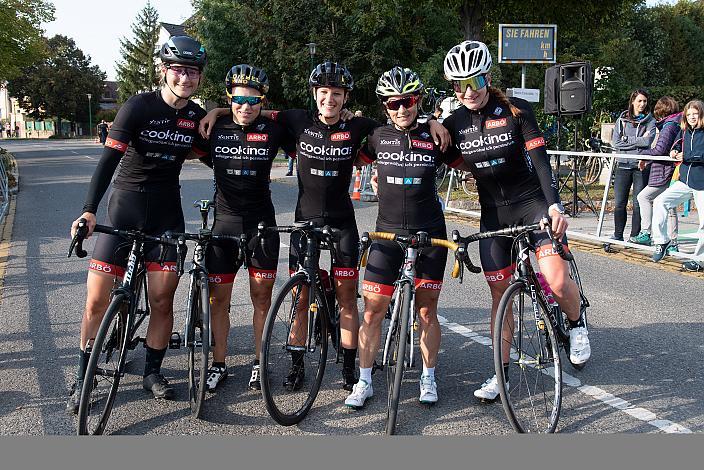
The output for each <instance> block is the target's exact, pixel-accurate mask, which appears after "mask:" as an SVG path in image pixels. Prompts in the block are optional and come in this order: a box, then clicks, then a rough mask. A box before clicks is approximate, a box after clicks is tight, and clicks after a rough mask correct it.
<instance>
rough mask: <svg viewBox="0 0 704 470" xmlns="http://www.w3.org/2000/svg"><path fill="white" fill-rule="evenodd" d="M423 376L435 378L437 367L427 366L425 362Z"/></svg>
mask: <svg viewBox="0 0 704 470" xmlns="http://www.w3.org/2000/svg"><path fill="white" fill-rule="evenodd" d="M422 376H423V377H430V379H431V380H435V367H426V366H425V364H423V375H422Z"/></svg>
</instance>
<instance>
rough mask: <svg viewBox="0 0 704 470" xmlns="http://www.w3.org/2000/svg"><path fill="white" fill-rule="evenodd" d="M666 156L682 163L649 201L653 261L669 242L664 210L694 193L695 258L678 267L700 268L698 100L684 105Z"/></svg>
mask: <svg viewBox="0 0 704 470" xmlns="http://www.w3.org/2000/svg"><path fill="white" fill-rule="evenodd" d="M670 156H671V157H672V158H674V159H676V160H681V161H682V164H681V165H680V176H679V178H678V179H677V181H675V182H674V184H673V185H672V186H670V187H669V188H667V189H666V190H665V191H664V192H663V193H662V194H661V195H659V196H658V197H657V198H655V201H654V203H653V243H654V244H655V253H653V261H655V262H656V263H657V262H658V261H660V260H661V259H663V257H664V256H665V255H666V254H667V248H668V246H669V245H670V242H671V240H668V239H667V235H666V232H667V213H668V211H669V210H670V209H673V208H675V207H677V206H678V205H680V204H681V203H683V202H686V201H688V200H689V198H690V197H692V196H694V203H695V204H696V205H697V214H698V215H699V229H698V230H697V237H698V240H697V246H696V247H695V248H694V257H695V259H694V260H692V261H687V262H686V263H684V264H682V269H684V270H685V271H694V272H698V271H704V266H703V265H702V262H703V261H704V103H702V102H701V101H700V100H693V101H690V102H689V103H687V104H686V105H685V107H684V111H683V116H682V119H681V121H680V131H679V133H678V134H677V139H676V140H675V145H674V146H673V148H672V151H670Z"/></svg>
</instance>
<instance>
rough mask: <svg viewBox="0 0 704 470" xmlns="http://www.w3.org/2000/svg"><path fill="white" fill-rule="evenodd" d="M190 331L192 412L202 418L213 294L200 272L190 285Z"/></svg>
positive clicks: (190, 400)
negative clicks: (211, 296) (210, 292)
mask: <svg viewBox="0 0 704 470" xmlns="http://www.w3.org/2000/svg"><path fill="white" fill-rule="evenodd" d="M189 300H190V305H189V307H188V311H189V322H188V323H189V324H188V326H187V328H188V329H189V331H188V333H189V334H188V344H187V345H186V347H187V348H188V396H189V402H190V406H191V415H192V416H194V417H196V418H200V414H201V412H202V410H203V402H204V401H205V391H206V384H205V381H206V380H207V376H208V359H209V357H208V356H209V353H210V294H209V291H208V277H207V276H206V275H205V274H204V273H201V274H200V275H199V277H198V279H197V280H195V282H194V283H193V285H192V287H191V294H190V299H189Z"/></svg>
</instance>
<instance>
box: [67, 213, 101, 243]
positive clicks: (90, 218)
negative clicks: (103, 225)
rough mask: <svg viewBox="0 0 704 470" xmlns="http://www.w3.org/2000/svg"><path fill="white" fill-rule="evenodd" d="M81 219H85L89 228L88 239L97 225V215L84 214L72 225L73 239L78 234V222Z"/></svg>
mask: <svg viewBox="0 0 704 470" xmlns="http://www.w3.org/2000/svg"><path fill="white" fill-rule="evenodd" d="M81 219H85V221H86V226H87V227H88V234H87V235H86V238H89V237H90V236H91V235H92V234H93V230H94V229H95V224H96V223H97V222H96V220H95V214H93V213H92V212H84V213H83V214H81V216H80V217H79V218H77V219H76V220H74V221H73V223H72V224H71V238H73V237H75V236H76V232H77V231H78V221H79V220H81Z"/></svg>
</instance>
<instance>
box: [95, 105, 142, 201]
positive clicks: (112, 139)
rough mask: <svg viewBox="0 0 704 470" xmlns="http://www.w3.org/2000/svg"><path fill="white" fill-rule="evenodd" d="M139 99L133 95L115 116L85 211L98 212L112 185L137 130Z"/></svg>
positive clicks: (96, 169)
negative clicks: (113, 177) (121, 159)
mask: <svg viewBox="0 0 704 470" xmlns="http://www.w3.org/2000/svg"><path fill="white" fill-rule="evenodd" d="M139 100H141V97H140V96H133V97H132V98H130V99H129V100H127V102H125V104H123V105H122V107H121V108H120V111H118V113H117V116H115V121H114V123H113V125H112V127H111V128H110V132H109V133H108V138H107V139H106V141H105V146H104V147H103V154H102V156H101V157H100V160H99V161H98V166H97V167H96V168H95V171H94V172H93V176H92V177H91V179H90V185H89V186H88V194H87V195H86V200H85V203H84V204H83V212H90V213H92V214H95V213H96V212H97V210H98V205H100V201H101V200H102V199H103V196H104V195H105V192H106V191H107V189H108V186H110V180H112V175H113V174H115V170H116V169H117V165H118V164H119V163H120V158H122V155H124V154H125V152H126V151H127V148H128V147H129V144H130V142H131V141H132V136H133V135H134V134H135V132H136V130H137V126H138V123H139V113H137V111H136V109H137V107H138V103H139Z"/></svg>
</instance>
